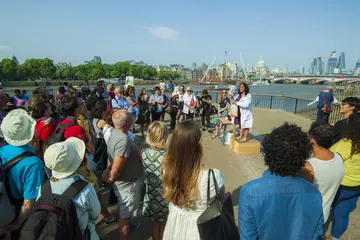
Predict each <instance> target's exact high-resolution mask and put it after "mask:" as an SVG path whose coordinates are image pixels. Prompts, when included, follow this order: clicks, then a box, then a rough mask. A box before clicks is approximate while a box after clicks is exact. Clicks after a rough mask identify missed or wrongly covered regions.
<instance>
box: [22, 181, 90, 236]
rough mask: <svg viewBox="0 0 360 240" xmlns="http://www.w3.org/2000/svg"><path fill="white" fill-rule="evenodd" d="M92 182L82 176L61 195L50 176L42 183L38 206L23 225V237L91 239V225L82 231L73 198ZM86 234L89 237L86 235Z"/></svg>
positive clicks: (36, 205) (36, 204)
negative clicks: (55, 188) (89, 228)
mask: <svg viewBox="0 0 360 240" xmlns="http://www.w3.org/2000/svg"><path fill="white" fill-rule="evenodd" d="M87 185H88V183H87V182H86V181H84V180H82V179H80V180H78V181H76V182H74V183H73V184H71V185H70V186H69V187H68V189H66V190H65V192H64V193H63V194H61V195H58V194H55V193H52V190H51V185H50V180H48V181H46V182H45V183H44V184H43V186H42V187H41V196H40V198H38V199H37V201H36V203H35V206H34V210H33V211H32V213H31V214H30V215H29V217H28V218H27V220H26V221H25V223H24V225H23V226H22V227H21V229H20V235H19V236H20V237H19V239H22V240H81V239H90V238H89V237H90V234H88V233H89V231H88V229H87V231H85V233H84V235H83V234H82V233H81V231H80V226H79V220H78V217H77V212H76V206H75V203H74V202H73V201H72V198H73V197H74V196H76V195H77V194H78V193H79V192H80V191H81V190H82V189H84V187H86V186H87ZM85 236H86V237H85Z"/></svg>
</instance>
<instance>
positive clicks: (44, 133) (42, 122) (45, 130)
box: [35, 117, 58, 142]
mask: <svg viewBox="0 0 360 240" xmlns="http://www.w3.org/2000/svg"><path fill="white" fill-rule="evenodd" d="M57 124H58V122H57V121H56V120H55V119H53V118H51V117H43V118H40V119H38V120H37V121H36V125H35V137H39V139H40V140H41V141H42V142H45V141H46V139H47V138H48V137H49V136H51V135H52V134H53V133H54V131H55V129H56V126H57Z"/></svg>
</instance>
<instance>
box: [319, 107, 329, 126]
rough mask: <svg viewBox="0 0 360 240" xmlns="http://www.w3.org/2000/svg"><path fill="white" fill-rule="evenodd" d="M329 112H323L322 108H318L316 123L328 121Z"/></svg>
mask: <svg viewBox="0 0 360 240" xmlns="http://www.w3.org/2000/svg"><path fill="white" fill-rule="evenodd" d="M329 116H330V113H325V112H324V110H322V109H318V112H317V116H316V122H317V123H329Z"/></svg>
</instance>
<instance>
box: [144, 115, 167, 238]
mask: <svg viewBox="0 0 360 240" xmlns="http://www.w3.org/2000/svg"><path fill="white" fill-rule="evenodd" d="M167 136H168V133H167V127H166V125H165V123H164V122H159V121H155V122H152V123H151V124H150V126H149V128H148V130H147V134H146V143H147V144H148V145H149V148H145V149H143V150H142V152H141V158H142V160H143V161H142V163H143V167H144V172H145V178H146V179H147V180H146V181H145V182H146V192H145V197H144V205H143V216H144V217H146V218H148V219H150V220H152V239H153V240H161V239H163V234H164V229H165V225H166V220H167V217H168V215H169V208H168V205H169V203H168V202H167V201H166V200H165V199H164V198H163V197H162V196H161V194H162V193H163V189H162V185H161V172H162V162H163V159H164V156H165V144H166V140H167Z"/></svg>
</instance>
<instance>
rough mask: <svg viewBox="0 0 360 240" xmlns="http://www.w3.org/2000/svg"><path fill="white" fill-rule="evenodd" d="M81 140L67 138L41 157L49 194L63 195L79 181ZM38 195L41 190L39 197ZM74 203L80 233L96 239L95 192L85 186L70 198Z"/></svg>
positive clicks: (82, 148) (97, 203)
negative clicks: (43, 160)
mask: <svg viewBox="0 0 360 240" xmlns="http://www.w3.org/2000/svg"><path fill="white" fill-rule="evenodd" d="M85 152H86V146H85V143H84V141H82V140H80V139H78V138H74V137H70V138H68V139H67V140H65V141H64V142H59V143H55V144H53V145H51V146H50V147H49V148H48V149H46V151H45V154H44V159H45V166H46V167H48V168H49V169H51V171H52V174H53V175H52V177H51V179H50V185H51V191H52V192H53V193H54V194H59V195H61V194H63V193H64V192H65V191H66V190H67V189H68V188H69V187H70V186H71V184H73V183H74V182H76V181H78V180H80V179H82V180H83V176H82V170H81V169H80V168H81V165H82V161H83V158H84V156H85ZM40 196H41V190H40V191H39V196H38V198H39V197H40ZM72 201H73V202H74V203H75V207H76V211H77V217H78V222H79V227H80V230H81V232H82V233H83V234H84V232H85V230H88V231H89V232H90V239H91V240H98V239H100V238H99V235H98V234H97V233H96V230H95V225H96V223H97V220H98V218H99V216H100V203H99V200H98V198H97V195H96V191H95V189H94V188H93V187H92V186H91V184H88V185H87V186H86V187H85V188H83V189H82V190H81V191H80V192H79V193H78V194H77V195H75V197H74V198H73V199H72Z"/></svg>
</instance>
